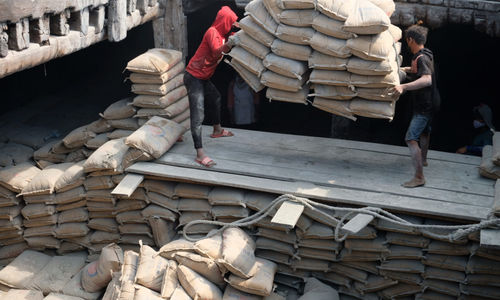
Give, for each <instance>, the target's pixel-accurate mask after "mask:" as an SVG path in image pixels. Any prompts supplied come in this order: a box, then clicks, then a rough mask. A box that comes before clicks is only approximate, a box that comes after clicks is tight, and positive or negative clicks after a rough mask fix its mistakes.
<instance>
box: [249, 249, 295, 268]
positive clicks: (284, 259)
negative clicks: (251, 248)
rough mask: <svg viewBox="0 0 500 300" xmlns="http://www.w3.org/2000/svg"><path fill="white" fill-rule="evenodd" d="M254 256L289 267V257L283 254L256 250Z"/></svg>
mask: <svg viewBox="0 0 500 300" xmlns="http://www.w3.org/2000/svg"><path fill="white" fill-rule="evenodd" d="M255 255H256V256H257V257H260V258H264V259H267V260H270V261H273V262H275V263H279V264H284V265H287V266H289V265H290V256H288V255H286V254H283V253H279V252H275V251H270V250H260V249H257V250H256V251H255Z"/></svg>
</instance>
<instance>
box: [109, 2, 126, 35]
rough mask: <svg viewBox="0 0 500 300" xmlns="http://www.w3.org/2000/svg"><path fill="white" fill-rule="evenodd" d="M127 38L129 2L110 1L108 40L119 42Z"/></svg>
mask: <svg viewBox="0 0 500 300" xmlns="http://www.w3.org/2000/svg"><path fill="white" fill-rule="evenodd" d="M126 37H127V0H110V1H109V6H108V39H109V40H110V41H111V42H119V41H121V40H123V39H125V38H126Z"/></svg>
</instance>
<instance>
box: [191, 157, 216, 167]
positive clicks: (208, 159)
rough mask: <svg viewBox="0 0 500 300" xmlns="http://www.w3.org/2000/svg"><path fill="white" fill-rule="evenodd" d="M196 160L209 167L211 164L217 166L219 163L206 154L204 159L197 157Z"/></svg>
mask: <svg viewBox="0 0 500 300" xmlns="http://www.w3.org/2000/svg"><path fill="white" fill-rule="evenodd" d="M194 161H195V162H197V163H199V164H200V165H202V166H204V167H207V168H210V167H211V166H215V165H216V164H217V163H216V162H215V161H213V160H212V159H211V158H210V157H208V156H205V157H204V158H203V159H202V160H199V159H197V158H195V159H194Z"/></svg>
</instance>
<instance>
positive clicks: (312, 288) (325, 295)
mask: <svg viewBox="0 0 500 300" xmlns="http://www.w3.org/2000/svg"><path fill="white" fill-rule="evenodd" d="M338 299H340V297H339V293H338V292H337V291H336V290H335V289H333V288H332V287H330V286H328V285H326V284H324V283H322V282H321V281H319V280H318V279H316V278H312V277H310V278H307V279H306V284H305V286H304V295H302V296H301V297H299V298H298V300H338Z"/></svg>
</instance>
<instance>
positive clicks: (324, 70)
mask: <svg viewBox="0 0 500 300" xmlns="http://www.w3.org/2000/svg"><path fill="white" fill-rule="evenodd" d="M394 8H395V7H394V2H393V1H392V0H387V1H368V0H356V1H347V0H341V1H329V0H319V1H312V0H311V1H295V0H253V1H251V2H250V3H249V4H248V5H247V6H246V8H245V10H246V15H247V16H246V17H244V18H243V19H242V20H241V21H240V27H241V28H242V30H241V31H240V32H239V33H237V36H238V39H237V41H238V45H237V46H236V47H234V48H233V49H232V50H231V52H230V53H229V55H230V56H231V57H232V60H231V62H230V64H231V65H232V66H233V67H234V68H235V70H236V71H237V72H238V73H239V74H240V75H241V76H242V77H243V78H244V79H245V80H246V81H247V83H248V84H249V85H250V86H251V87H252V88H253V89H254V90H255V91H259V90H262V89H263V88H264V87H267V91H266V96H267V97H268V98H269V99H270V100H280V101H288V102H295V103H306V101H307V97H308V96H314V102H313V105H314V106H315V107H317V108H319V109H322V110H325V111H328V112H330V113H334V114H337V115H342V116H344V117H347V118H350V119H353V120H355V115H359V116H365V117H371V118H385V119H389V120H391V119H392V118H393V116H394V109H395V101H396V100H397V97H395V96H394V95H393V94H391V93H390V92H389V90H390V88H392V87H394V86H395V85H398V84H399V82H400V78H399V64H398V61H399V62H401V60H400V57H399V56H398V55H399V51H400V45H399V44H398V43H397V41H398V40H399V39H400V38H401V30H400V29H399V28H397V27H396V26H393V25H391V23H390V19H389V16H390V15H391V14H392V12H393V11H394ZM309 84H312V85H311V87H312V89H313V90H314V92H313V93H310V86H309Z"/></svg>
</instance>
